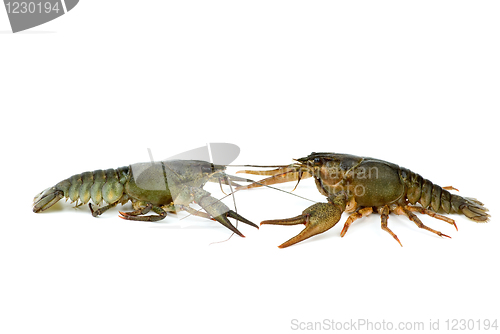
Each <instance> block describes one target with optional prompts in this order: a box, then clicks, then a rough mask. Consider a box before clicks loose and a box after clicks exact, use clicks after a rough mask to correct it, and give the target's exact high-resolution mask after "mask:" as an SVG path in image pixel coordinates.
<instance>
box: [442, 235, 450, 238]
mask: <svg viewBox="0 0 500 334" xmlns="http://www.w3.org/2000/svg"><path fill="white" fill-rule="evenodd" d="M442 237H447V238H450V239H451V237H450V236H449V235H446V234H443V235H442Z"/></svg>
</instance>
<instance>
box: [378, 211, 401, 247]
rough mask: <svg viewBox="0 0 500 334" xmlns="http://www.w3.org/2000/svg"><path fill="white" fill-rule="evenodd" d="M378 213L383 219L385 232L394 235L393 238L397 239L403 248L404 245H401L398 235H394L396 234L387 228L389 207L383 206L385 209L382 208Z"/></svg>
mask: <svg viewBox="0 0 500 334" xmlns="http://www.w3.org/2000/svg"><path fill="white" fill-rule="evenodd" d="M378 212H379V213H380V219H381V227H382V229H383V230H384V231H386V232H387V233H389V234H390V235H392V237H393V238H394V239H396V241H397V242H398V243H399V245H400V246H401V247H403V244H401V241H399V238H398V236H397V235H396V234H394V232H392V230H391V229H390V228H389V227H388V226H387V220H389V212H390V211H389V207H388V206H387V205H386V206H383V207H380V208H378Z"/></svg>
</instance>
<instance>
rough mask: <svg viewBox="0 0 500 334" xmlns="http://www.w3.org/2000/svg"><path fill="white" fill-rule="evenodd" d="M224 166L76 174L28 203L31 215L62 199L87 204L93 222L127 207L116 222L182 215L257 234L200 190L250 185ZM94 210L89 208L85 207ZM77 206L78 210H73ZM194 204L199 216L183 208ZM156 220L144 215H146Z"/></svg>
mask: <svg viewBox="0 0 500 334" xmlns="http://www.w3.org/2000/svg"><path fill="white" fill-rule="evenodd" d="M225 169H226V167H225V166H224V165H215V164H212V163H209V162H205V161H198V160H167V161H160V162H147V163H138V164H133V165H130V166H126V167H120V168H117V169H107V170H96V171H93V172H85V173H82V174H76V175H73V176H72V177H70V178H68V179H66V180H63V181H61V182H59V183H58V184H56V185H55V186H53V187H50V188H48V189H46V190H44V191H42V192H41V193H40V194H38V195H37V196H36V197H35V198H34V201H33V212H35V213H38V212H42V211H45V210H47V209H48V208H50V207H51V206H52V205H54V204H55V203H57V202H58V201H59V200H60V199H62V198H63V197H65V198H66V199H68V198H69V199H70V200H71V203H73V202H76V203H77V206H78V205H82V204H87V203H88V204H89V207H90V211H91V212H92V216H94V217H97V216H99V215H101V214H102V213H103V212H105V211H106V210H108V209H110V208H112V207H114V206H116V205H117V204H122V205H123V204H125V203H127V202H128V201H131V202H132V206H133V208H134V210H135V211H132V212H120V216H119V217H120V218H123V219H128V220H141V221H158V220H161V219H163V218H165V217H166V216H167V212H171V213H175V212H177V211H182V210H184V211H186V212H188V213H190V214H193V215H196V216H201V217H204V218H208V219H213V220H216V221H218V222H219V223H221V224H222V225H224V226H225V227H227V228H228V229H230V230H231V231H233V232H234V233H236V234H238V235H239V236H242V237H243V236H244V235H243V234H241V232H240V231H238V229H237V228H236V227H234V226H233V225H232V224H231V223H230V221H229V219H228V217H231V218H234V219H237V220H239V221H241V222H243V223H246V224H248V225H251V226H254V227H256V228H258V226H257V225H255V224H254V223H252V222H251V221H249V220H248V219H246V218H244V217H242V216H240V215H239V214H238V213H236V212H235V211H233V210H230V209H229V208H228V207H227V206H226V205H225V204H224V203H222V202H220V201H219V200H218V199H216V198H214V197H212V196H211V194H210V193H209V192H208V191H205V190H204V189H203V186H204V185H205V183H207V182H209V181H210V182H219V183H220V184H222V183H223V184H226V185H231V186H233V185H234V186H239V184H237V183H235V182H233V180H235V181H244V182H248V181H250V180H247V179H243V178H239V177H236V176H229V175H227V174H225V172H224V171H225ZM90 200H92V202H93V203H94V204H95V205H97V206H99V205H101V204H102V203H103V202H104V203H106V205H103V206H101V207H100V208H94V207H93V206H92V204H91V203H89V201H90ZM78 201H80V204H78ZM192 202H196V203H197V204H199V205H200V206H201V207H202V208H203V210H205V212H201V211H197V210H195V209H193V208H191V207H190V206H189V205H190V204H191V203H192ZM150 211H152V212H154V213H156V215H147V216H146V214H147V213H148V212H150Z"/></svg>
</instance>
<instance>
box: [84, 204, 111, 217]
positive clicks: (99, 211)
mask: <svg viewBox="0 0 500 334" xmlns="http://www.w3.org/2000/svg"><path fill="white" fill-rule="evenodd" d="M117 204H118V202H114V203H111V204H108V205H106V206H103V207H101V208H99V209H97V210H94V208H93V207H92V203H89V208H90V213H92V216H93V217H98V216H100V215H102V214H103V213H104V212H106V211H108V210H109V209H111V208H112V207H114V206H116V205H117Z"/></svg>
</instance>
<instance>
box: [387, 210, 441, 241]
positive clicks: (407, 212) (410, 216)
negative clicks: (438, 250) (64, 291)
mask: <svg viewBox="0 0 500 334" xmlns="http://www.w3.org/2000/svg"><path fill="white" fill-rule="evenodd" d="M393 212H394V213H395V214H397V215H405V216H406V217H408V219H410V220H411V221H412V222H414V223H415V224H416V225H417V226H418V227H419V228H421V229H424V230H427V231H429V232H432V233H434V234H437V235H439V236H440V237H447V238H450V239H451V237H450V236H449V235H446V234H444V233H441V232H439V231H436V230H434V229H432V228H430V227H428V226H425V225H424V224H423V223H422V221H421V220H420V219H419V218H418V217H417V216H416V215H415V214H413V213H412V212H411V211H410V210H409V209H408V206H406V207H403V206H400V205H399V206H397V207H396V208H394V209H393Z"/></svg>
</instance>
